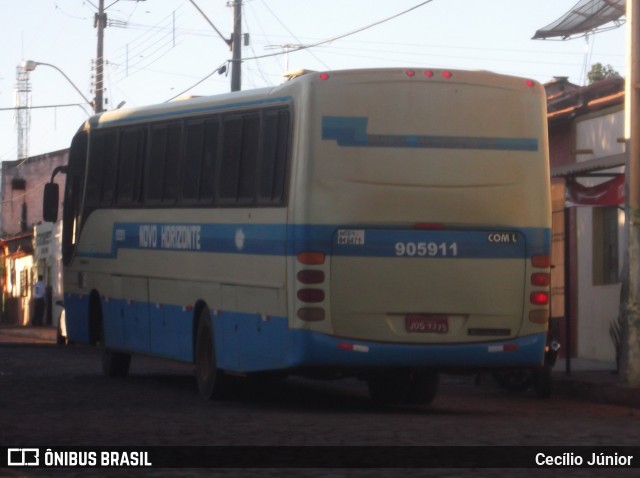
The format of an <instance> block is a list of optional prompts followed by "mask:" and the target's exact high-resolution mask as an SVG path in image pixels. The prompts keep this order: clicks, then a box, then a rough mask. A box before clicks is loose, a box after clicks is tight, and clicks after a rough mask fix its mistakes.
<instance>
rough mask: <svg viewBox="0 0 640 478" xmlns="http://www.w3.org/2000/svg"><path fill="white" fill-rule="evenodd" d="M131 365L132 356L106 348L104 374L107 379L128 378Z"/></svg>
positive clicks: (103, 353) (103, 364) (103, 362)
mask: <svg viewBox="0 0 640 478" xmlns="http://www.w3.org/2000/svg"><path fill="white" fill-rule="evenodd" d="M130 365H131V354H127V353H124V352H116V351H115V350H111V349H108V348H105V349H103V350H102V372H103V373H104V374H105V375H106V376H107V377H126V376H127V375H128V374H129V366H130Z"/></svg>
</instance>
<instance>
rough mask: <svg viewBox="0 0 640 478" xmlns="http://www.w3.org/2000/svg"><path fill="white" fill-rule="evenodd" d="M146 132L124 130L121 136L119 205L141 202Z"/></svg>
mask: <svg viewBox="0 0 640 478" xmlns="http://www.w3.org/2000/svg"><path fill="white" fill-rule="evenodd" d="M144 132H145V131H144V130H143V129H142V128H132V129H128V130H124V131H123V132H122V134H121V137H120V157H119V161H118V205H121V206H128V205H134V204H137V203H139V202H140V199H141V197H140V192H141V189H142V188H141V184H142V181H141V179H142V178H141V176H142V165H143V159H144Z"/></svg>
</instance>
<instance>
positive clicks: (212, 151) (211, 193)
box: [200, 118, 220, 204]
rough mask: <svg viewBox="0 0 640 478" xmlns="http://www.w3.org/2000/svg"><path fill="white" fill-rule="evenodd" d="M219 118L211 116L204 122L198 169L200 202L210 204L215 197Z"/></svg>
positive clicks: (218, 149)
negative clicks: (202, 143)
mask: <svg viewBox="0 0 640 478" xmlns="http://www.w3.org/2000/svg"><path fill="white" fill-rule="evenodd" d="M219 151H220V120H219V119H218V118H211V119H208V120H207V121H205V123H204V155H203V157H202V167H201V169H200V171H201V173H200V202H201V203H203V204H211V202H213V198H214V197H215V186H216V167H217V164H218V159H219V157H220V152H219Z"/></svg>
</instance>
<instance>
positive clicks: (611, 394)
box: [553, 372, 640, 408]
mask: <svg viewBox="0 0 640 478" xmlns="http://www.w3.org/2000/svg"><path fill="white" fill-rule="evenodd" d="M553 390H554V392H555V393H559V394H563V395H566V396H568V397H570V398H572V399H577V400H586V401H591V402H595V403H605V404H608V405H621V406H626V407H632V408H640V386H631V385H625V384H624V383H621V382H619V377H618V375H615V374H612V373H611V372H583V373H577V374H575V375H570V376H556V375H554V377H553Z"/></svg>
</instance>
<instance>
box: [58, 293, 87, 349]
mask: <svg viewBox="0 0 640 478" xmlns="http://www.w3.org/2000/svg"><path fill="white" fill-rule="evenodd" d="M64 309H65V312H64V313H65V320H66V325H67V337H68V339H69V341H70V342H79V343H88V342H89V296H88V295H84V294H74V293H65V294H64Z"/></svg>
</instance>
